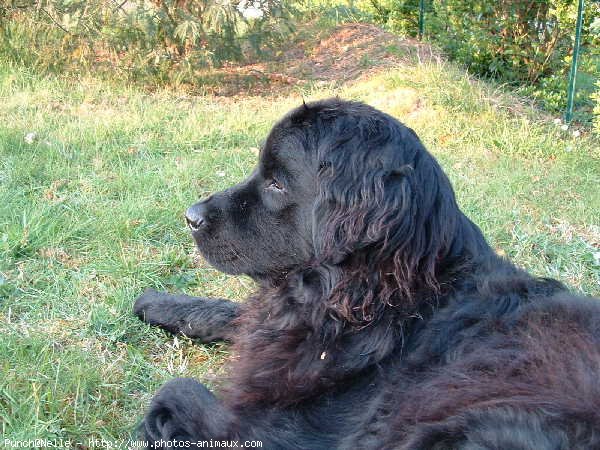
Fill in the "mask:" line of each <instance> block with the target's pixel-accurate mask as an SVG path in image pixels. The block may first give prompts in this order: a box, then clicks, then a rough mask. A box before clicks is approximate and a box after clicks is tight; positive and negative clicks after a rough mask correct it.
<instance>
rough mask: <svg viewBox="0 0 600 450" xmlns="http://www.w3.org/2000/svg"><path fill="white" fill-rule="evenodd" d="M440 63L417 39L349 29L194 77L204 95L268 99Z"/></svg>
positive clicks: (351, 26) (374, 29) (369, 29)
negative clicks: (202, 83)
mask: <svg viewBox="0 0 600 450" xmlns="http://www.w3.org/2000/svg"><path fill="white" fill-rule="evenodd" d="M440 59H441V56H440V54H439V53H438V52H436V51H435V50H434V49H432V47H431V46H430V45H428V44H424V43H422V42H419V41H418V40H416V39H403V38H399V37H398V36H396V35H394V34H392V33H389V32H387V31H384V30H382V29H381V28H378V27H376V26H375V25H371V24H364V23H352V24H345V25H341V26H339V27H337V28H335V29H333V31H332V32H331V33H329V34H328V35H327V36H323V37H320V38H319V37H317V38H313V39H304V40H301V39H299V40H297V41H296V42H295V43H293V45H292V46H291V48H289V49H287V50H286V51H284V52H282V53H281V55H280V56H278V57H277V58H275V59H274V60H271V61H268V62H255V63H251V64H245V65H229V66H226V67H223V68H221V69H216V70H215V69H213V70H211V71H210V72H207V73H205V74H199V75H200V77H201V78H204V79H205V80H206V81H209V83H207V84H208V85H210V87H209V88H207V90H208V91H209V93H212V94H215V95H224V96H232V95H269V94H274V93H281V92H282V91H287V90H289V89H293V88H294V87H295V86H302V85H306V84H309V83H315V82H316V83H334V84H342V83H346V82H350V81H353V80H358V79H360V78H363V77H365V76H369V75H371V74H373V73H374V72H380V71H382V70H385V69H387V68H393V67H398V66H400V65H405V64H415V63H417V62H427V61H432V60H435V61H439V60H440ZM211 81H212V82H211Z"/></svg>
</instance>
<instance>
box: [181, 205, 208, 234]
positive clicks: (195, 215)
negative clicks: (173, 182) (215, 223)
mask: <svg viewBox="0 0 600 450" xmlns="http://www.w3.org/2000/svg"><path fill="white" fill-rule="evenodd" d="M185 220H186V222H187V224H188V226H189V227H190V229H191V230H192V231H200V230H201V229H202V228H205V227H206V226H207V225H208V214H207V207H206V202H200V203H196V204H195V205H193V206H190V207H189V208H188V209H187V211H186V212H185Z"/></svg>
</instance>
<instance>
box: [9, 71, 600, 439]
mask: <svg viewBox="0 0 600 450" xmlns="http://www.w3.org/2000/svg"><path fill="white" fill-rule="evenodd" d="M331 95H341V96H343V97H346V98H354V99H360V100H364V101H367V102H368V103H371V104H373V105H374V106H377V107H379V108H381V109H383V110H385V111H387V112H389V113H390V114H392V115H394V116H396V117H397V118H399V119H400V120H401V121H403V122H405V123H407V124H408V125H409V126H411V127H412V128H414V129H415V131H416V132H417V133H418V134H419V135H420V136H421V138H422V140H423V141H424V142H425V144H426V145H427V147H428V148H429V149H430V150H431V151H432V152H433V153H434V154H435V155H436V156H437V157H438V158H439V160H440V162H441V163H442V165H443V166H444V168H445V170H446V171H447V173H448V174H449V176H450V178H451V180H452V182H453V183H454V186H455V188H456V191H457V197H458V199H459V203H460V204H461V206H462V207H463V209H464V210H465V211H466V212H467V213H468V215H469V216H470V217H471V218H472V219H473V220H474V221H475V222H476V223H478V224H479V225H480V226H481V228H482V229H483V231H484V232H485V234H486V236H488V238H489V240H490V241H491V243H492V244H493V246H494V247H495V248H497V249H498V251H500V252H503V253H505V254H507V255H508V256H509V257H511V258H513V259H514V260H515V261H516V262H517V263H518V264H520V265H522V266H524V267H526V268H527V269H528V270H530V271H532V272H534V273H536V274H538V275H541V276H551V277H555V278H559V279H561V280H563V281H565V282H566V283H568V284H569V285H570V286H572V288H573V289H575V290H578V291H581V292H584V293H587V294H595V295H598V294H600V288H599V284H598V283H599V270H600V265H599V264H600V263H599V261H598V259H600V256H599V255H598V252H600V248H599V246H600V189H598V186H599V185H600V153H599V149H600V145H599V143H598V141H597V140H596V141H594V140H593V138H591V137H590V136H587V135H583V136H580V137H578V138H575V137H573V136H572V134H571V133H570V132H569V131H563V130H561V129H560V128H559V127H558V126H556V125H555V124H554V123H553V122H552V120H551V119H552V118H543V117H542V115H541V114H540V113H539V112H538V111H535V110H531V109H529V108H528V107H527V106H526V105H524V104H523V103H522V102H521V101H520V100H519V99H516V98H514V97H511V96H508V95H506V94H504V93H503V92H502V91H501V90H500V89H498V88H497V86H494V85H487V84H483V83H480V82H475V81H473V80H472V79H470V78H469V77H467V76H465V75H464V73H463V72H461V71H459V70H458V69H456V68H455V67H454V66H452V65H448V64H434V65H417V66H406V67H399V68H397V69H396V70H393V71H388V72H387V73H381V74H379V75H376V76H374V77H371V78H370V79H364V80H361V81H358V82H356V83H354V84H353V85H350V86H345V87H336V88H333V87H332V88H327V87H312V88H303V89H302V90H297V91H294V92H292V93H290V94H289V95H288V96H281V95H279V96H277V97H246V98H237V99H234V98H218V97H209V96H206V97H190V96H184V95H179V94H178V93H176V92H171V91H161V92H156V93H153V94H147V93H144V92H141V91H138V90H135V89H128V88H126V87H123V88H119V89H115V88H113V87H111V86H110V85H108V84H104V83H102V82H98V81H94V80H91V79H84V80H79V81H71V82H66V81H57V80H51V79H41V78H38V77H36V76H35V75H33V74H31V73H28V72H27V71H24V70H21V69H18V68H4V69H1V71H0V122H1V123H3V124H4V126H3V127H0V301H1V303H0V434H1V435H2V436H3V437H8V438H12V439H25V438H33V437H47V438H51V437H65V438H73V439H84V438H86V439H87V438H88V437H99V438H104V439H116V438H121V437H124V436H126V435H127V434H128V433H129V432H130V430H132V429H133V427H134V426H135V423H136V421H137V420H138V419H139V417H140V416H141V414H142V412H143V408H144V406H145V405H146V404H147V401H148V400H149V398H150V396H151V394H152V393H153V392H154V391H155V389H156V388H157V387H158V386H159V385H160V384H161V383H163V382H164V381H166V380H167V379H170V378H172V377H174V376H194V377H198V378H200V379H201V380H203V381H205V382H208V383H209V384H212V383H213V378H214V376H215V375H216V374H218V373H219V371H220V370H221V363H222V361H223V359H224V357H225V356H226V350H227V349H226V346H223V345H213V346H202V345H195V344H193V343H192V342H191V341H189V340H187V339H185V338H173V337H172V336H168V335H167V334H165V333H163V332H161V331H159V330H156V329H151V328H149V327H147V326H145V325H143V324H142V323H140V322H139V321H138V320H137V319H136V318H135V317H133V315H132V313H131V307H132V303H133V300H134V299H135V297H136V296H137V295H139V293H141V292H142V291H143V289H145V288H147V287H154V288H157V289H167V290H171V291H180V290H182V291H185V292H187V293H190V294H198V295H202V294H204V295H211V296H223V297H229V298H237V299H243V298H244V296H245V295H247V294H248V293H249V292H250V291H251V290H252V282H251V281H250V280H248V279H246V278H233V277H228V276H225V275H223V274H220V273H218V272H216V271H214V270H213V269H211V268H210V267H208V266H206V265H205V264H203V263H195V262H194V255H193V246H192V242H191V239H190V237H189V235H188V233H187V231H186V230H185V227H184V225H183V221H182V212H183V211H184V210H185V208H186V206H188V205H189V204H191V203H192V202H194V201H195V200H196V199H197V198H198V197H201V196H205V195H207V194H208V193H209V192H212V191H214V190H218V189H222V188H224V187H226V186H228V185H230V184H232V183H235V182H236V181H238V180H240V179H241V178H242V177H244V176H246V175H247V174H248V173H249V172H250V170H251V168H252V166H253V164H254V163H255V160H256V148H257V147H258V146H259V145H260V143H261V141H262V139H264V137H265V136H266V133H267V132H268V130H269V128H270V127H271V126H272V124H273V123H274V122H275V121H276V120H277V118H279V117H280V116H281V115H282V114H283V113H285V112H286V111H287V110H288V109H290V108H292V107H294V106H297V105H299V104H300V103H301V101H302V98H305V99H306V100H311V99H317V98H322V97H326V96H331ZM30 133H35V134H34V135H33V138H31V139H29V140H31V141H32V142H31V143H27V142H26V140H25V137H26V136H27V135H28V134H30ZM30 137H31V135H30Z"/></svg>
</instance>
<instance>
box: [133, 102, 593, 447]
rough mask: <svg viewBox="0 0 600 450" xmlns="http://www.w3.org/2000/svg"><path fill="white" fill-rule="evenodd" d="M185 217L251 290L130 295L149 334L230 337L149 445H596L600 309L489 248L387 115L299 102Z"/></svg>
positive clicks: (146, 426) (165, 394) (156, 410)
mask: <svg viewBox="0 0 600 450" xmlns="http://www.w3.org/2000/svg"><path fill="white" fill-rule="evenodd" d="M186 216H187V220H188V223H189V226H190V228H191V230H192V234H193V236H194V238H195V240H196V243H197V245H198V248H199V249H200V252H201V253H202V254H203V255H204V256H205V258H206V259H207V260H208V261H209V262H210V263H211V264H212V265H214V266H215V267H217V268H218V269H220V270H222V271H224V272H227V273H231V274H242V273H244V274H248V275H250V276H251V277H253V278H254V279H256V280H257V281H258V283H259V284H260V286H261V287H260V290H259V292H258V293H257V294H256V295H255V296H254V297H252V298H251V299H249V300H248V301H247V302H245V303H244V304H238V303H233V302H230V301H227V300H220V299H207V298H190V297H186V296H173V295H168V294H161V293H157V292H147V293H146V294H144V295H143V296H142V297H140V298H139V299H138V300H137V302H136V304H135V313H136V314H137V315H138V316H139V317H140V318H142V319H143V320H145V321H146V322H148V323H150V324H153V325H158V326H161V327H163V328H165V329H167V330H169V331H171V332H173V333H184V334H186V335H188V336H191V337H194V338H198V339H200V340H202V341H212V340H215V339H228V340H232V341H233V342H234V348H233V349H232V352H233V354H234V357H233V358H232V361H231V363H230V367H229V374H230V376H229V378H228V379H227V380H226V381H224V382H223V387H222V388H221V390H220V394H219V398H218V399H217V398H216V397H215V396H213V394H211V393H210V392H209V391H208V390H207V389H206V388H205V387H204V386H202V385H201V384H200V383H198V382H196V381H194V380H190V379H177V380H174V381H172V382H169V383H167V384H166V385H165V386H164V387H163V388H162V389H161V390H160V391H159V392H158V393H157V394H156V396H155V397H154V399H153V400H152V403H151V405H150V408H149V411H148V413H147V415H146V417H145V419H144V422H143V424H142V427H141V428H142V430H143V433H144V435H145V437H146V438H147V439H148V440H149V441H151V442H152V443H153V445H154V446H155V448H159V447H161V446H168V445H169V442H168V441H171V442H177V443H178V445H191V447H192V448H194V446H195V445H197V444H196V443H197V442H198V441H203V440H205V441H206V440H210V439H212V440H213V441H216V440H237V441H238V443H239V445H242V444H243V443H244V441H250V440H255V441H256V440H260V441H262V445H263V447H262V448H265V449H286V450H287V449H306V450H318V449H392V448H393V449H465V450H466V449H469V450H475V449H498V450H509V449H528V450H546V449H547V450H550V449H552V450H558V449H565V450H566V449H581V450H584V449H585V450H590V449H600V301H598V300H595V299H586V298H582V297H577V296H574V295H572V294H570V293H569V292H567V290H566V289H565V287H564V286H563V285H562V284H560V283H559V282H557V281H554V280H550V279H539V278H535V277H533V276H531V275H528V274H527V273H525V272H523V271H521V270H520V269H518V268H516V267H515V266H514V265H512V264H511V263H510V262H508V261H506V260H504V259H502V258H500V257H499V256H498V255H496V254H495V253H494V251H493V250H492V249H491V248H490V246H489V245H488V244H487V243H486V241H485V239H484V237H483V236H482V234H481V232H480V230H479V229H478V228H477V226H475V225H474V224H473V223H472V222H471V221H470V220H469V219H468V218H467V217H466V216H465V215H464V214H463V213H462V212H461V210H460V209H459V208H458V206H457V204H456V201H455V198H454V193H453V190H452V187H451V186H450V183H449V181H448V179H447V178H446V176H445V175H444V173H443V172H442V170H441V168H440V166H439V165H438V164H437V162H436V161H435V159H434V158H433V157H432V156H431V155H430V154H429V153H428V152H427V151H426V150H425V148H424V147H423V145H422V144H421V142H420V141H419V139H418V138H417V136H416V135H415V133H414V132H413V131H412V130H411V129H409V128H407V127H405V126H403V125H401V124H400V123H399V122H398V121H396V120H395V119H393V118H392V117H390V116H388V115H386V114H383V113H381V112H379V111H377V110H375V109H373V108H371V107H369V106H366V105H364V104H360V103H354V102H346V101H342V100H338V99H331V100H325V101H321V102H316V103H311V104H307V105H303V106H301V107H300V108H298V109H296V110H294V111H292V112H291V113H290V114H288V115H287V116H286V117H284V118H283V119H282V120H281V121H280V122H279V123H278V124H277V125H276V126H275V127H274V128H273V130H272V131H271V133H270V134H269V137H268V139H267V141H266V144H265V145H264V148H263V149H262V151H261V154H260V161H259V165H258V167H257V168H256V170H255V171H254V172H253V173H252V175H251V176H250V177H249V178H248V179H247V180H245V181H243V182H242V183H241V184H239V185H237V186H234V187H232V188H230V189H228V190H226V191H223V192H220V193H217V194H214V195H212V196H211V197H209V198H208V199H206V200H204V201H202V202H200V203H197V204H196V205H194V206H192V207H191V208H190V209H189V210H188V211H187V213H186ZM161 440H162V441H161ZM186 443H187V444H186ZM198 445H201V443H199V444H198ZM205 445H206V444H205Z"/></svg>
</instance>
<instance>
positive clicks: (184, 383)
mask: <svg viewBox="0 0 600 450" xmlns="http://www.w3.org/2000/svg"><path fill="white" fill-rule="evenodd" d="M232 419H233V416H232V414H231V413H230V412H229V411H227V410H226V409H225V408H224V407H223V406H222V405H221V404H219V402H218V400H217V399H216V398H215V396H214V395H213V394H212V393H211V392H210V391H209V390H208V389H206V387H204V385H202V384H201V383H199V382H197V381H196V380H193V379H191V378H176V379H174V380H171V381H169V382H168V383H166V384H165V385H164V386H163V387H162V388H161V389H160V390H159V391H158V392H157V393H156V395H155V396H154V398H153V399H152V401H151V403H150V407H149V408H148V412H147V413H146V416H145V417H144V421H143V422H142V423H141V424H140V426H139V431H140V432H141V435H142V436H141V438H142V439H144V440H145V441H146V443H147V445H148V448H155V449H159V448H172V447H173V445H174V444H173V443H174V442H176V443H178V444H180V445H181V444H183V443H188V444H185V445H184V446H186V445H187V446H189V445H191V444H192V443H193V444H194V445H195V443H197V442H199V441H208V440H210V439H213V440H233V439H235V436H234V435H233V434H232V432H231V423H232V421H233V420H232ZM175 446H178V445H175ZM192 448H194V447H192Z"/></svg>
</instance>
